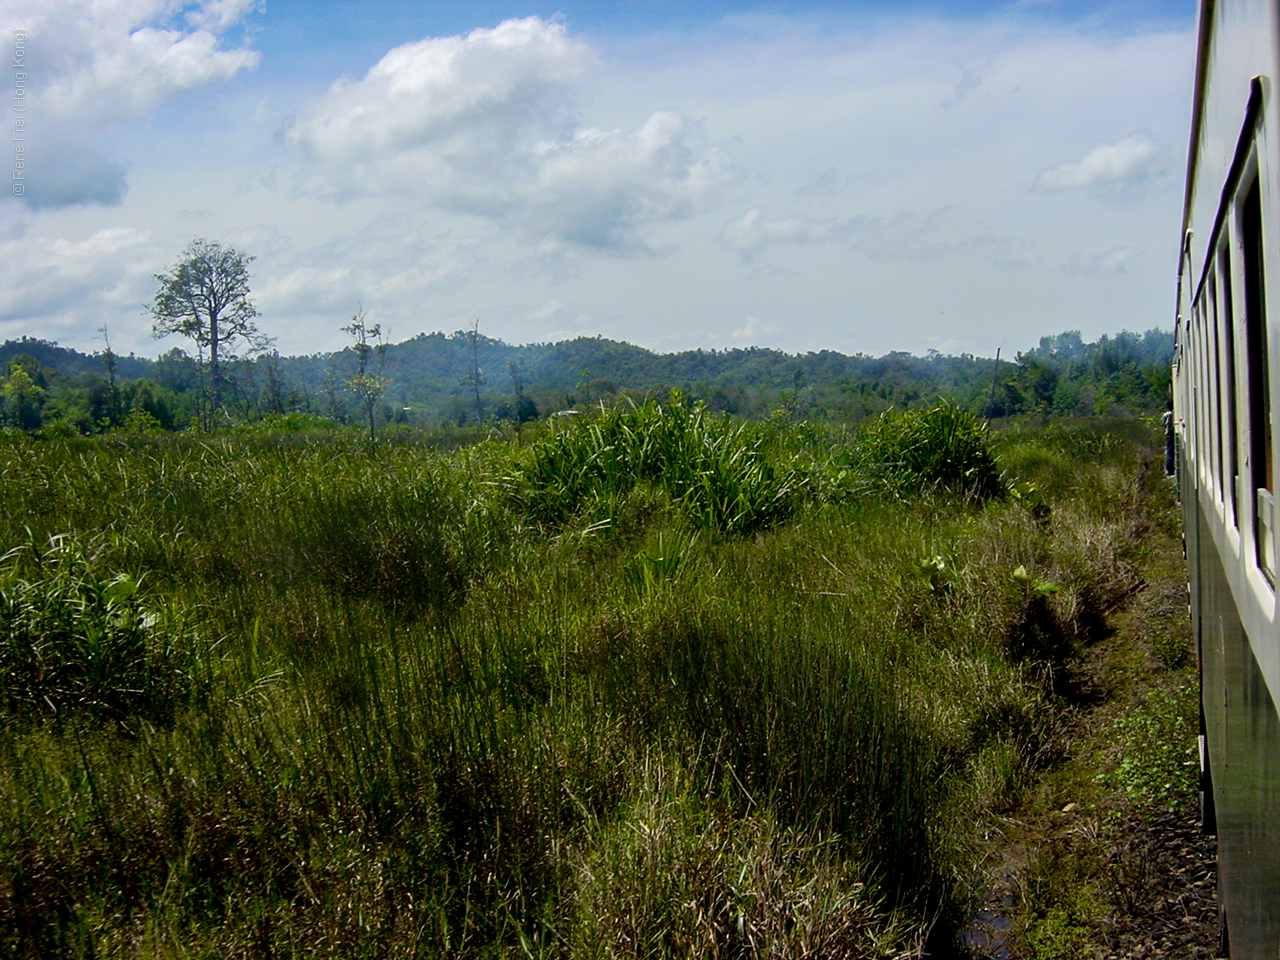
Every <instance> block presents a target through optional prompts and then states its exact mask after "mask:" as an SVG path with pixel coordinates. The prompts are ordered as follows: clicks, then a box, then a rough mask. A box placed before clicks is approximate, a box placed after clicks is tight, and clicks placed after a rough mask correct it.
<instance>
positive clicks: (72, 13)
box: [0, 0, 258, 208]
mask: <svg viewBox="0 0 1280 960" xmlns="http://www.w3.org/2000/svg"><path fill="white" fill-rule="evenodd" d="M256 2H257V0H204V2H198V3H195V4H190V3H182V2H179V0H98V2H88V0H42V2H41V3H38V4H21V5H20V4H17V3H14V2H11V0H0V22H4V23H7V24H19V25H21V29H22V30H24V31H25V33H26V35H27V41H26V56H25V59H26V62H27V63H28V64H30V65H31V71H29V72H30V73H31V77H32V78H33V79H30V80H28V82H27V83H26V90H27V91H28V96H29V100H30V103H29V113H28V116H30V117H32V118H33V119H32V121H31V124H30V125H29V130H30V132H29V134H28V137H27V150H26V153H27V156H28V169H29V170H30V175H29V177H28V180H27V192H26V194H25V195H24V197H23V200H24V202H25V203H26V204H27V205H28V206H30V207H33V208H39V207H58V206H68V205H74V204H86V203H97V204H113V203H118V202H119V201H120V199H121V198H122V197H123V195H124V191H125V188H126V184H125V171H124V167H123V165H122V164H120V163H119V162H118V161H115V160H113V159H111V158H110V157H108V156H106V155H105V154H103V153H102V152H101V151H100V150H99V149H98V148H97V147H96V146H95V140H96V138H97V136H98V135H99V134H100V133H101V132H102V131H103V130H104V129H106V128H107V127H109V126H111V125H113V124H118V123H122V122H125V121H128V120H131V119H133V118H135V117H138V116H141V115H143V114H145V113H147V112H148V111H150V110H153V109H155V108H156V107H157V106H159V105H160V104H162V103H164V102H165V101H167V100H170V99H172V98H173V97H175V96H177V95H179V94H181V93H183V92H184V91H187V90H190V89H193V88H195V87H199V86H203V85H205V84H209V83H215V82H218V81H222V80H226V79H228V78H229V77H231V76H232V75H234V74H235V73H237V72H238V71H240V70H242V69H246V68H251V67H253V66H255V65H256V64H257V61H258V55H257V53H255V52H253V51H252V50H249V49H247V48H246V47H238V48H235V49H229V48H226V47H225V46H224V41H225V39H226V33H227V31H228V30H230V29H231V28H232V27H233V26H235V25H236V24H238V23H239V22H240V21H241V20H242V19H243V17H244V16H245V15H246V14H247V13H248V12H249V11H250V10H251V9H253V7H254V6H255V5H256ZM37 77H38V80H39V82H38V83H37V82H35V79H34V78H37ZM37 120H38V124H37V122H36V121H37Z"/></svg>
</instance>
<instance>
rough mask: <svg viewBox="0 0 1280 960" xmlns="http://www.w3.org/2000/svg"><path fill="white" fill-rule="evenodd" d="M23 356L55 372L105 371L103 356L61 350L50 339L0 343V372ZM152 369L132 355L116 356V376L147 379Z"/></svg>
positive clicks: (23, 339)
mask: <svg viewBox="0 0 1280 960" xmlns="http://www.w3.org/2000/svg"><path fill="white" fill-rule="evenodd" d="M24 354H25V355H26V356H29V357H33V358H34V359H35V361H36V363H38V364H40V366H41V367H43V368H44V369H45V370H48V371H52V372H54V373H70V374H77V373H102V372H103V370H104V367H103V363H102V357H100V356H98V355H96V354H84V353H81V352H80V351H78V350H73V349H72V348H71V347H60V346H58V344H56V343H54V342H52V341H50V340H38V339H36V338H34V337H21V338H20V339H18V340H6V341H4V343H0V371H4V370H8V369H9V363H10V362H11V361H12V360H13V358H14V357H18V356H22V355H24ZM152 367H153V363H152V361H150V360H146V359H143V358H142V357H135V356H133V355H132V354H131V355H129V356H127V357H121V356H117V357H116V375H117V376H119V377H124V378H136V377H148V376H150V375H151V371H152Z"/></svg>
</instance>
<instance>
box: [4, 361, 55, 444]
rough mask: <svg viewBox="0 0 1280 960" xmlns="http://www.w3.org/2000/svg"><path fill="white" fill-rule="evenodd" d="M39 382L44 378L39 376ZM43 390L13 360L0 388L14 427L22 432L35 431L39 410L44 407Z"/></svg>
mask: <svg viewBox="0 0 1280 960" xmlns="http://www.w3.org/2000/svg"><path fill="white" fill-rule="evenodd" d="M39 379H40V380H43V379H44V377H43V376H40V377H39ZM45 392H46V391H45V388H44V387H42V386H40V384H39V382H38V381H37V378H36V377H32V376H31V374H30V373H28V372H27V368H26V367H25V366H23V365H22V364H21V363H19V362H18V361H17V360H14V361H13V362H12V363H10V364H9V376H8V378H7V379H6V380H5V382H4V386H3V388H0V396H3V398H4V402H5V407H7V408H8V409H7V413H8V417H7V419H8V420H10V421H11V422H12V423H13V424H14V426H17V427H21V428H22V429H23V430H35V429H36V428H38V427H39V426H40V423H41V420H42V417H41V408H42V407H43V406H44V396H45Z"/></svg>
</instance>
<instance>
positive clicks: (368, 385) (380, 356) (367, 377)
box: [342, 308, 391, 440]
mask: <svg viewBox="0 0 1280 960" xmlns="http://www.w3.org/2000/svg"><path fill="white" fill-rule="evenodd" d="M367 315H368V312H367V311H366V310H364V308H361V309H360V310H359V311H358V312H357V313H356V315H355V316H354V317H352V318H351V322H350V323H349V324H347V325H346V326H345V327H343V328H342V332H343V333H349V334H351V336H352V337H353V338H355V341H356V342H355V343H354V344H352V349H354V350H355V352H356V364H357V366H356V375H355V376H354V377H347V379H346V380H344V381H342V385H343V386H344V387H346V388H347V391H348V392H349V393H352V394H354V395H355V398H356V399H357V400H358V401H360V406H361V407H362V408H363V410H364V415H365V418H366V419H367V420H368V422H369V439H370V440H373V438H374V435H373V431H374V419H373V408H374V407H375V406H377V403H378V401H379V400H381V399H382V395H383V394H384V393H385V392H386V390H387V387H389V386H390V385H391V381H390V380H388V379H387V378H386V377H384V376H383V375H382V366H383V363H384V362H385V361H386V354H387V345H386V344H385V343H383V342H382V325H381V324H378V323H375V324H373V325H372V326H369V325H368V324H366V323H365V322H364V320H365V317H366V316H367ZM370 341H372V342H370ZM375 357H376V360H375ZM371 360H375V363H374V365H373V369H372V370H370V361H371Z"/></svg>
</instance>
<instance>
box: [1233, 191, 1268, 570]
mask: <svg viewBox="0 0 1280 960" xmlns="http://www.w3.org/2000/svg"><path fill="white" fill-rule="evenodd" d="M1239 226H1240V247H1241V268H1242V271H1241V273H1242V276H1241V281H1242V286H1243V288H1244V323H1245V348H1246V351H1247V356H1248V359H1247V363H1248V369H1247V371H1246V376H1247V381H1248V393H1249V395H1248V400H1247V403H1248V408H1247V416H1248V423H1249V486H1250V488H1251V489H1252V491H1253V498H1254V531H1253V532H1254V543H1255V551H1256V557H1257V562H1258V566H1259V567H1261V568H1262V570H1263V572H1264V573H1266V574H1267V577H1268V578H1269V579H1270V578H1272V577H1273V576H1274V572H1275V559H1276V558H1275V544H1274V542H1273V540H1272V536H1271V533H1272V530H1271V510H1272V495H1273V493H1274V491H1275V476H1274V467H1273V466H1272V462H1271V461H1272V457H1271V453H1272V423H1271V376H1270V372H1269V371H1270V364H1269V362H1268V358H1267V352H1268V351H1267V317H1266V306H1265V304H1266V301H1265V299H1264V293H1265V290H1266V278H1265V277H1264V276H1263V271H1262V196H1261V192H1260V190H1259V188H1258V178H1257V175H1256V174H1255V175H1254V177H1253V180H1252V182H1251V183H1250V184H1249V185H1248V186H1247V187H1246V189H1245V190H1244V200H1243V202H1242V203H1241V205H1240V220H1239Z"/></svg>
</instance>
